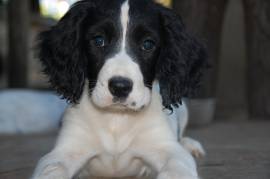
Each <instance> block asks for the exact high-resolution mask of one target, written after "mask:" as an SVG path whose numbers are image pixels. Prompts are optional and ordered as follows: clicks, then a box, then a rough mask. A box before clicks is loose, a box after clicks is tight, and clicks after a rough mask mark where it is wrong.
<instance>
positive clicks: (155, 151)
mask: <svg viewBox="0 0 270 179" xmlns="http://www.w3.org/2000/svg"><path fill="white" fill-rule="evenodd" d="M143 151H144V153H143V154H142V156H140V158H142V159H143V160H144V161H145V162H146V163H147V164H148V165H150V167H152V168H153V170H154V171H157V172H158V175H157V179H199V177H198V173H197V167H196V163H195V161H194V159H193V157H192V156H191V155H190V153H189V152H188V151H186V150H185V149H184V148H183V147H182V146H181V145H179V143H177V142H171V143H170V144H168V143H167V144H165V145H164V144H162V145H161V146H158V145H155V147H154V148H149V149H148V150H147V149H144V150H143Z"/></svg>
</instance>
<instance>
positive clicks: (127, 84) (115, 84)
mask: <svg viewBox="0 0 270 179" xmlns="http://www.w3.org/2000/svg"><path fill="white" fill-rule="evenodd" d="M132 86H133V83H132V81H131V80H130V79H128V78H124V77H120V76H117V77H113V78H111V79H110V80H109V90H110V92H111V93H112V95H113V96H114V97H117V98H127V97H128V95H129V93H130V92H131V91H132Z"/></svg>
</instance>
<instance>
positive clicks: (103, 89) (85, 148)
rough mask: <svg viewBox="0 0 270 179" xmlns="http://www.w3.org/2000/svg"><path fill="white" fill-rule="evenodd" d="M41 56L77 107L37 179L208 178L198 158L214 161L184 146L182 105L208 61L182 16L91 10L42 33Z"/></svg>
mask: <svg viewBox="0 0 270 179" xmlns="http://www.w3.org/2000/svg"><path fill="white" fill-rule="evenodd" d="M39 49H40V51H39V57H40V59H41V61H42V63H43V65H44V71H45V73H46V74H47V75H48V76H49V78H50V82H51V84H52V86H53V87H54V88H55V89H56V90H57V92H58V93H59V94H61V95H62V96H63V98H65V99H67V100H68V101H69V102H70V106H69V107H68V108H67V110H66V112H65V115H64V120H63V125H62V129H61V131H60V134H59V137H58V140H57V142H56V145H55V148H54V149H53V150H52V151H51V152H50V153H49V154H47V155H46V156H45V157H43V158H42V159H41V160H40V161H39V163H38V166H37V168H36V170H35V172H34V174H33V176H32V178H33V179H71V178H76V177H79V178H96V177H109V178H115V177H116V178H117V177H119V178H123V177H128V178H130V177H132V178H157V179H198V178H199V176H198V173H197V168H196V163H195V160H194V158H193V156H192V154H194V155H195V156H200V155H203V154H204V151H203V149H202V146H201V145H200V143H199V142H197V141H195V140H193V139H191V138H185V137H183V131H184V128H185V127H186V123H187V118H188V112H187V108H186V106H185V105H184V103H183V104H182V102H181V101H182V98H183V97H185V96H188V95H189V94H191V93H192V91H193V90H194V89H195V88H196V87H197V86H198V83H199V80H200V76H201V74H202V69H203V68H204V67H205V66H206V52H205V49H204V47H203V46H202V45H201V44H200V43H199V42H198V41H197V40H195V39H194V38H193V37H191V36H190V35H189V34H188V33H187V32H186V29H185V27H184V25H183V23H182V22H181V20H180V18H179V17H178V16H177V15H176V14H175V13H173V12H172V11H171V10H169V9H167V8H165V7H163V6H161V5H159V4H157V3H155V2H153V1H151V0H81V1H78V2H77V3H76V4H74V5H73V6H72V7H71V9H70V10H69V12H68V13H67V14H66V15H65V16H64V17H63V18H62V19H61V20H60V21H59V23H58V24H57V25H55V26H53V27H52V28H51V29H50V30H48V31H45V32H43V33H41V35H40V42H39ZM181 104H182V105H181Z"/></svg>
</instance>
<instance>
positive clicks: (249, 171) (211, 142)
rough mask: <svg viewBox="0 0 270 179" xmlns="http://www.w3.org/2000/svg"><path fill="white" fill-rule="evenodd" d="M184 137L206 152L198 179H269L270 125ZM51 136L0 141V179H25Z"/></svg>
mask: <svg viewBox="0 0 270 179" xmlns="http://www.w3.org/2000/svg"><path fill="white" fill-rule="evenodd" d="M188 134H189V135H190V136H192V137H194V138H196V139H198V140H200V141H201V142H202V143H203V145H204V146H205V148H206V151H207V156H206V157H205V159H203V160H200V161H198V165H199V172H200V174H201V176H202V179H270V122H266V121H264V122H263V121H261V122H260V121H259V122H257V121H256V122H252V121H249V122H246V121H242V122H241V121H238V122H230V121H227V122H217V123H214V124H211V125H209V126H207V127H203V128H197V129H190V130H189V131H188ZM55 136H56V135H55V134H48V135H36V136H2V137H0V179H28V178H29V177H30V175H31V173H32V171H33V168H34V166H35V164H36V162H37V160H38V159H39V158H40V157H41V156H42V155H44V154H45V153H47V152H48V151H50V149H51V148H52V146H53V144H54V141H55Z"/></svg>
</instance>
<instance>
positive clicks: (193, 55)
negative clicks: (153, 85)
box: [156, 8, 207, 109]
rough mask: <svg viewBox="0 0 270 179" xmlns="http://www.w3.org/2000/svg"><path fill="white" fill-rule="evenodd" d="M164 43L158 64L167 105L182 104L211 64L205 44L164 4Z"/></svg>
mask: <svg viewBox="0 0 270 179" xmlns="http://www.w3.org/2000/svg"><path fill="white" fill-rule="evenodd" d="M160 11H161V23H162V28H163V46H162V49H161V54H160V58H159V60H158V62H157V67H156V75H157V76H156V78H157V79H158V80H159V84H160V93H161V96H162V100H163V105H164V107H165V108H168V109H172V106H175V107H177V106H178V105H179V104H181V99H182V97H186V96H190V95H191V94H193V93H194V91H195V89H196V88H197V87H198V86H199V81H200V78H201V76H202V71H203V69H204V68H205V67H206V66H207V54H206V50H205V48H204V46H203V45H202V44H200V43H199V42H198V41H197V40H196V39H194V38H193V37H191V36H190V35H189V34H188V33H187V32H186V29H185V27H184V25H183V23H182V21H181V19H180V17H179V16H177V15H176V14H175V13H174V12H172V11H171V10H169V9H166V8H162V9H161V10H160Z"/></svg>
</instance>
